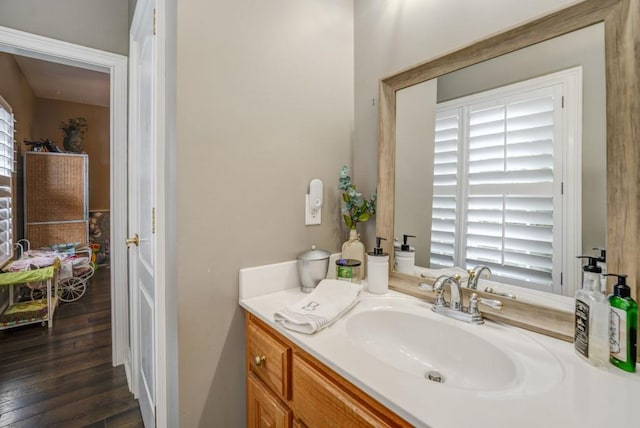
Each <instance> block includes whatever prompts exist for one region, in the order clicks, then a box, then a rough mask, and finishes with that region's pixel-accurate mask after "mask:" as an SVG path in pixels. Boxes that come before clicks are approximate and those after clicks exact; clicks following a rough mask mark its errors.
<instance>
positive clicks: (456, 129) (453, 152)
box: [430, 108, 462, 268]
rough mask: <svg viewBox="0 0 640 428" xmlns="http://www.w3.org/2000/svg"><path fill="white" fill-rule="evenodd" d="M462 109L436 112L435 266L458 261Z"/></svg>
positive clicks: (444, 265)
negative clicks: (456, 248)
mask: <svg viewBox="0 0 640 428" xmlns="http://www.w3.org/2000/svg"><path fill="white" fill-rule="evenodd" d="M461 111H462V109H460V108H454V109H450V110H445V111H441V112H438V113H437V114H436V123H435V127H436V132H435V145H434V157H433V159H434V161H433V162H434V167H433V205H432V215H431V219H432V224H431V251H430V252H431V267H432V268H437V267H450V266H454V265H455V264H456V263H455V253H456V252H455V245H456V236H457V234H456V226H457V223H456V214H457V212H458V210H457V206H456V196H457V192H458V164H459V159H458V158H459V153H460V148H461V145H460V144H461V139H460V130H461V115H460V113H461Z"/></svg>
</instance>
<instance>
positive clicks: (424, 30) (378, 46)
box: [354, 0, 572, 242]
mask: <svg viewBox="0 0 640 428" xmlns="http://www.w3.org/2000/svg"><path fill="white" fill-rule="evenodd" d="M569 3H572V2H571V1H569V0H536V1H526V2H525V1H512V0H482V1H477V0H447V1H442V0H420V1H419V0H354V14H355V23H354V30H355V139H354V172H355V182H356V183H358V185H359V186H360V187H361V188H362V190H363V191H364V192H365V193H368V192H370V191H372V190H374V189H375V186H376V173H377V152H376V151H377V113H378V107H377V104H376V105H375V106H374V105H372V100H373V99H374V98H377V96H378V80H379V79H380V78H382V77H385V76H388V75H391V74H393V73H395V72H397V71H400V70H401V69H404V68H407V67H410V66H412V65H414V64H417V63H418V62H423V61H426V60H427V59H429V58H433V57H435V56H439V55H442V54H445V53H447V52H450V51H454V50H457V49H459V48H460V47H462V46H464V45H467V44H470V43H472V42H474V41H477V40H479V39H483V38H485V37H486V36H488V35H491V34H493V33H497V32H500V31H503V30H505V29H507V28H510V27H514V26H516V25H517V24H519V23H522V22H525V21H529V20H530V19H532V18H535V17H538V16H540V15H544V14H546V13H548V12H550V11H552V10H556V9H559V8H561V7H563V6H566V5H568V4H569ZM373 223H374V222H369V224H367V230H366V233H365V240H366V241H367V242H372V240H373V237H374V236H375V228H374V224H373Z"/></svg>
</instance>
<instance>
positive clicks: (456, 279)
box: [433, 275, 462, 311]
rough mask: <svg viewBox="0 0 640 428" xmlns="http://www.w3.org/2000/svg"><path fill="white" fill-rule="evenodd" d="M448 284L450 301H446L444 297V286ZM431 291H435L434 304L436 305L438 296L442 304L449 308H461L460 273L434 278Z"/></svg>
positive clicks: (458, 309) (457, 309) (456, 309)
mask: <svg viewBox="0 0 640 428" xmlns="http://www.w3.org/2000/svg"><path fill="white" fill-rule="evenodd" d="M447 284H449V289H450V290H451V303H448V304H447V302H446V300H445V299H444V287H445V286H446V285H447ZM433 291H435V292H436V304H435V305H434V307H435V306H437V304H438V300H439V298H440V299H441V300H440V303H442V306H445V307H448V308H451V309H452V310H454V311H460V310H462V303H461V300H462V299H461V298H460V296H461V295H462V291H461V290H460V275H454V276H449V275H441V276H439V277H438V278H437V279H436V282H434V283H433Z"/></svg>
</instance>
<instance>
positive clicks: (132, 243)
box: [124, 233, 140, 247]
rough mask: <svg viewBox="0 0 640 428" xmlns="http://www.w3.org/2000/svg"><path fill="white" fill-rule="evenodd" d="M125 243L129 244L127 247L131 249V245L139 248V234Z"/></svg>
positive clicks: (135, 234)
mask: <svg viewBox="0 0 640 428" xmlns="http://www.w3.org/2000/svg"><path fill="white" fill-rule="evenodd" d="M124 242H125V243H126V244H127V247H130V246H131V245H135V246H136V247H137V246H138V245H139V244H140V238H139V237H138V234H137V233H134V234H133V236H132V237H131V238H127V239H125V240H124Z"/></svg>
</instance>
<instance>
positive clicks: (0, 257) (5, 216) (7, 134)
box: [0, 96, 14, 266]
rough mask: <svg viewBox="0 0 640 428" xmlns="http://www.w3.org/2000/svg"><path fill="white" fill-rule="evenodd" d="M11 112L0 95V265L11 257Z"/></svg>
mask: <svg viewBox="0 0 640 428" xmlns="http://www.w3.org/2000/svg"><path fill="white" fill-rule="evenodd" d="M13 132H14V129H13V114H12V111H11V106H9V104H7V103H6V101H5V100H4V99H3V98H2V97H1V96H0V266H2V265H3V264H5V263H6V262H7V261H8V260H10V259H11V257H13V218H12V196H11V195H12V190H13V189H12V174H13Z"/></svg>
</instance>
